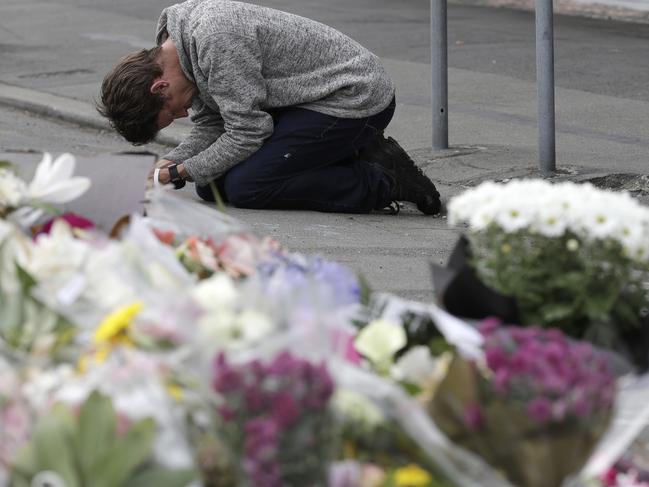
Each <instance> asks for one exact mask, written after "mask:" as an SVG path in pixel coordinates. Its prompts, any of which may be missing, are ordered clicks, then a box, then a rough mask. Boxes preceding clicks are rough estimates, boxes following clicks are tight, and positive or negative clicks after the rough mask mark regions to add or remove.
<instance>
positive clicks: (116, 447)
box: [89, 418, 156, 487]
mask: <svg viewBox="0 0 649 487" xmlns="http://www.w3.org/2000/svg"><path fill="white" fill-rule="evenodd" d="M155 433H156V425H155V422H154V421H153V419H151V418H147V419H143V420H142V421H139V422H137V423H135V424H134V425H133V426H131V428H130V429H129V430H128V431H127V432H126V433H125V434H124V435H123V436H121V437H119V438H117V439H116V440H115V442H114V444H113V447H112V448H110V449H109V450H108V451H106V453H105V454H104V456H103V458H101V459H100V460H99V461H98V462H97V463H96V464H95V465H93V468H92V471H91V472H89V474H90V475H91V477H90V478H92V479H93V487H115V486H117V485H122V484H123V483H124V482H125V481H126V480H127V479H128V478H129V477H130V476H131V475H132V473H133V472H134V471H135V469H136V468H137V467H139V466H140V465H141V464H143V463H144V462H146V461H147V460H148V459H149V458H150V457H151V454H152V448H153V439H154V437H155Z"/></svg>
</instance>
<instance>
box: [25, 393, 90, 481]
mask: <svg viewBox="0 0 649 487" xmlns="http://www.w3.org/2000/svg"><path fill="white" fill-rule="evenodd" d="M73 435H74V418H73V417H72V413H71V412H70V410H69V409H68V408H67V407H65V406H63V405H61V404H56V405H54V407H53V408H52V410H51V412H50V414H48V415H46V416H43V417H42V418H41V419H40V420H39V422H38V424H37V425H36V430H35V432H34V435H33V442H34V458H35V464H36V471H35V472H33V473H37V472H41V471H43V470H52V471H54V472H56V473H58V474H59V475H60V476H61V478H62V479H63V480H64V481H65V484H66V487H79V486H80V484H79V479H78V478H77V473H76V471H75V462H74V451H73V447H72V437H73Z"/></svg>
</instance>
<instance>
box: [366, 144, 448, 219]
mask: <svg viewBox="0 0 649 487" xmlns="http://www.w3.org/2000/svg"><path fill="white" fill-rule="evenodd" d="M360 157H361V158H362V159H363V160H365V161H367V162H370V163H373V164H376V165H378V166H379V167H381V168H382V169H383V170H384V171H385V172H386V173H388V175H390V176H391V177H392V179H393V180H394V182H395V185H394V186H395V187H394V190H393V194H392V199H394V200H397V201H410V202H411V203H415V204H416V205H417V209H418V210H419V211H421V212H422V213H425V214H426V215H436V214H437V213H439V211H440V209H441V206H442V205H441V202H440V199H439V192H438V191H437V188H436V187H435V184H433V182H432V181H431V180H430V179H428V176H426V175H425V174H424V172H423V171H422V170H421V169H420V168H419V167H418V166H417V164H415V161H413V160H412V158H411V157H410V156H409V155H408V153H407V152H406V151H405V150H404V149H403V147H401V146H400V145H399V144H398V143H397V141H396V140H394V139H393V138H392V137H388V138H387V139H386V138H385V137H384V136H383V134H382V133H380V134H378V135H377V136H376V137H375V138H374V139H373V140H372V142H371V143H370V145H369V146H367V147H365V148H364V149H363V151H362V152H361V153H360Z"/></svg>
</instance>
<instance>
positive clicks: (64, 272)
mask: <svg viewBox="0 0 649 487" xmlns="http://www.w3.org/2000/svg"><path fill="white" fill-rule="evenodd" d="M88 252H89V246H88V244H87V243H86V242H84V241H83V240H79V239H76V238H74V235H73V234H72V230H71V228H70V226H69V225H68V224H67V223H66V222H65V221H63V220H56V221H55V222H54V224H53V225H52V229H51V231H50V233H49V234H42V235H39V237H38V238H37V239H36V242H35V243H34V245H33V246H32V247H31V249H30V251H29V252H27V253H23V254H22V256H21V260H22V262H21V264H22V265H23V266H24V267H25V269H26V270H27V271H28V272H29V273H30V274H31V275H32V276H33V277H34V278H35V279H36V280H37V281H38V282H39V283H42V284H43V285H44V286H45V288H46V289H47V290H49V291H51V292H56V291H57V290H58V289H59V288H60V286H62V285H63V284H64V283H65V282H67V281H68V280H69V279H70V277H72V275H73V274H76V273H77V272H79V271H80V269H81V268H82V265H83V262H84V260H85V258H86V256H87V255H88Z"/></svg>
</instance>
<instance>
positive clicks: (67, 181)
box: [27, 152, 90, 203]
mask: <svg viewBox="0 0 649 487" xmlns="http://www.w3.org/2000/svg"><path fill="white" fill-rule="evenodd" d="M74 167H75V159H74V156H72V155H71V154H62V155H60V156H59V157H57V158H56V160H54V162H52V156H51V155H50V154H49V153H47V152H46V153H45V154H43V159H42V160H41V162H40V164H39V165H38V167H37V168H36V173H35V174H34V179H33V180H32V182H31V183H29V186H28V188H27V197H28V198H30V199H32V200H35V201H39V202H42V203H67V202H68V201H72V200H73V199H76V198H78V197H79V196H81V195H82V194H83V193H85V192H86V191H87V190H88V188H89V187H90V179H88V178H84V177H72V173H73V172H74Z"/></svg>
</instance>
